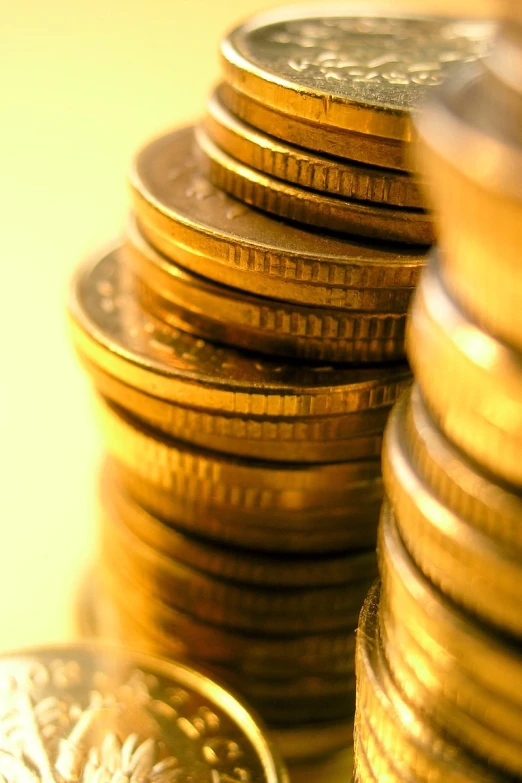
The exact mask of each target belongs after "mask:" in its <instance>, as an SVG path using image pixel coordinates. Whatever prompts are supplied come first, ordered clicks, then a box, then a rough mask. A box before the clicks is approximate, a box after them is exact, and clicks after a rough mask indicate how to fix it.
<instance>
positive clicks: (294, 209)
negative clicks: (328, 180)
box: [195, 128, 435, 245]
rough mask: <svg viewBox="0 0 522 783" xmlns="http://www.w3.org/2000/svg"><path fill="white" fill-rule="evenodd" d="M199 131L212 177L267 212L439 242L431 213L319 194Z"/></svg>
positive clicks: (385, 236) (345, 229) (355, 231)
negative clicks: (248, 161) (263, 169)
mask: <svg viewBox="0 0 522 783" xmlns="http://www.w3.org/2000/svg"><path fill="white" fill-rule="evenodd" d="M195 136H196V139H197V142H198V144H199V146H200V147H201V149H202V150H203V152H204V153H205V155H206V156H207V158H208V160H209V177H210V181H211V182H212V183H213V184H214V185H215V186H216V187H217V188H220V189H221V190H224V191H225V192H226V193H228V194H229V195H230V196H233V197H234V198H237V199H238V200H239V201H242V202H244V203H246V204H249V205H251V206H253V207H257V208H258V209H261V210H263V211H264V212H268V213H270V214H274V215H276V216H278V217H280V218H284V219H286V220H289V221H291V222H295V223H301V224H304V225H309V226H312V227H315V228H322V229H327V230H328V231H335V232H338V233H343V234H347V235H352V236H360V237H369V238H371V239H382V240H384V241H386V242H398V243H401V242H402V243H407V244H412V245H430V244H431V243H432V242H433V241H434V238H435V235H434V231H433V223H432V219H431V217H430V216H429V215H427V214H426V213H425V212H421V211H420V210H407V209H402V208H401V207H394V206H391V205H384V204H372V203H371V202H369V201H356V200H354V199H348V198H339V197H338V196H330V195H327V194H324V193H316V192H315V191H313V190H308V189H306V188H302V187H299V186H298V185H293V184H291V183H288V182H285V181H283V180H280V179H276V178H275V177H271V176H269V175H268V174H264V173H262V172H259V171H257V170H256V169H253V168H251V167H249V166H246V165H245V164H244V163H241V162H239V161H237V160H236V159H235V158H233V157H231V156H230V155H228V154H227V153H226V152H224V151H223V150H222V149H221V148H220V147H218V146H217V145H216V144H214V142H213V141H212V140H211V139H210V138H209V137H208V136H207V134H206V133H205V130H204V129H203V128H198V129H197V130H196V133H195Z"/></svg>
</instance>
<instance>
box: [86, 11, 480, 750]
mask: <svg viewBox="0 0 522 783" xmlns="http://www.w3.org/2000/svg"><path fill="white" fill-rule="evenodd" d="M292 13H293V14H294V15H293V16H290V17H287V16H285V15H284V14H283V13H282V12H281V14H275V15H274V14H269V15H267V16H261V17H258V18H256V19H254V20H251V21H250V22H248V23H247V24H246V25H243V26H242V27H241V28H238V30H236V31H234V32H233V33H232V34H231V35H230V36H229V37H228V38H227V39H226V41H225V43H224V46H223V54H224V63H225V68H224V71H225V83H224V84H223V85H221V86H220V87H219V88H218V90H217V92H216V93H215V94H214V95H213V96H212V98H211V101H210V105H209V111H208V115H207V118H206V120H205V121H204V122H203V123H202V125H201V126H200V127H199V128H197V129H196V130H194V129H192V128H186V129H181V130H176V131H173V132H171V133H168V134H166V135H165V136H162V137H161V138H159V139H157V140H155V141H153V142H151V143H150V144H148V145H147V146H146V147H145V148H144V149H143V150H142V151H141V152H140V153H139V154H138V155H137V157H136V160H135V162H134V165H133V167H132V171H131V186H132V199H133V207H134V212H133V215H132V217H131V218H130V221H129V225H128V227H127V231H126V237H125V242H124V244H123V246H118V247H115V248H112V249H109V250H108V251H107V252H106V253H105V254H104V255H102V256H100V257H99V258H98V259H96V260H94V261H93V262H92V263H90V264H88V265H87V266H86V267H85V268H84V269H83V270H81V271H80V273H79V274H78V276H77V278H76V281H75V284H74V287H73V295H72V301H71V314H72V322H73V330H74V339H75V343H76V347H77V350H78V353H79V355H80V357H81V359H82V361H83V363H84V365H85V367H86V368H87V370H88V372H89V374H90V376H91V377H92V379H93V381H94V385H95V387H96V389H97V391H98V393H99V399H98V403H97V406H98V416H99V419H100V421H101V426H102V431H103V434H104V438H105V442H106V445H107V449H108V451H109V454H110V462H109V464H108V465H107V468H106V470H105V474H104V477H103V481H102V498H101V499H102V503H101V505H102V526H101V531H102V532H101V538H102V561H103V562H102V571H101V577H100V583H101V585H102V590H103V592H104V594H105V595H107V596H109V598H110V601H109V605H110V607H111V612H110V618H111V622H110V624H111V626H112V627H111V629H110V631H111V633H112V635H117V636H118V637H119V638H121V639H124V640H125V641H131V642H134V643H135V644H137V645H138V646H141V647H145V648H147V649H149V650H154V651H159V652H161V653H165V654H169V655H171V656H173V657H178V658H179V657H181V658H185V659H189V660H190V661H192V662H195V663H197V664H199V665H201V666H203V667H206V668H208V669H209V670H211V671H212V672H213V673H216V674H217V675H219V676H220V677H222V678H223V680H224V681H226V682H228V683H230V684H231V685H233V686H234V687H235V688H237V690H238V691H239V692H241V693H242V694H244V695H245V696H246V697H248V698H249V699H250V700H251V702H252V703H253V704H254V705H255V706H256V707H257V708H258V709H259V711H260V712H261V714H262V715H263V717H264V718H265V719H266V720H267V721H269V723H270V725H271V727H272V728H275V729H277V730H278V732H279V736H280V737H282V739H283V742H284V745H283V748H284V749H285V752H286V755H287V756H295V755H299V756H306V755H317V754H320V753H322V752H324V751H326V750H328V749H331V748H336V747H338V746H342V745H347V744H348V743H349V741H350V735H351V723H352V718H353V709H354V656H353V653H354V646H355V640H354V633H353V632H354V629H355V626H356V623H357V616H358V614H359V607H360V605H361V603H362V600H363V597H364V595H365V594H366V592H367V590H368V588H369V586H370V584H371V582H372V581H373V579H374V578H375V575H376V563H375V557H374V547H375V536H376V523H377V519H378V513H379V508H380V505H381V501H382V478H381V469H380V459H379V455H380V448H381V439H382V433H383V429H384V425H385V421H386V418H387V415H388V412H389V410H390V408H391V405H392V404H393V403H394V402H395V401H396V399H397V397H398V396H399V394H400V393H401V392H402V391H403V390H404V388H405V387H406V386H408V384H409V382H410V371H409V367H408V365H407V363H406V361H405V360H404V330H405V323H406V310H407V306H408V302H409V299H410V295H411V292H412V290H413V285H414V284H415V282H416V280H417V277H418V274H419V271H420V269H421V267H422V265H423V262H424V257H425V252H426V244H427V243H429V242H430V240H431V237H432V227H431V222H430V218H429V216H428V215H427V213H426V211H425V210H423V209H422V208H421V201H420V196H419V191H418V187H417V185H416V183H415V180H414V179H413V177H412V176H411V175H410V174H409V173H408V171H407V170H406V169H407V168H408V165H409V164H407V163H406V162H405V157H406V153H405V149H406V148H407V147H408V144H409V136H410V135H411V127H410V126H411V118H410V114H411V110H412V109H413V108H414V107H415V105H416V103H417V101H418V100H419V98H420V97H421V96H422V95H423V94H424V92H425V90H426V86H427V85H428V86H429V85H430V84H431V83H432V82H434V81H441V80H442V79H443V78H444V77H445V76H446V74H447V73H449V72H450V71H451V70H452V68H453V67H454V65H455V62H456V61H458V60H462V59H470V58H471V59H475V58H476V57H478V56H479V55H480V54H482V52H483V51H484V48H485V45H486V41H487V37H488V32H489V29H488V27H487V26H483V27H480V26H478V27H476V26H472V27H471V28H468V26H467V25H466V24H464V23H456V22H453V21H451V22H450V21H448V20H440V19H421V20H408V19H403V18H400V17H396V18H394V19H392V20H386V19H380V18H378V17H371V18H369V19H366V20H364V19H359V18H358V17H350V16H346V15H344V16H334V17H332V18H326V19H325V18H323V16H322V10H319V11H315V12H314V11H313V10H311V9H309V8H307V9H306V12H305V11H303V13H305V16H304V17H303V18H301V17H299V16H295V11H293V12H292ZM339 13H341V12H339ZM343 13H344V12H343ZM419 37H422V40H423V41H426V40H429V41H430V46H431V47H432V54H433V59H434V64H432V66H431V69H430V73H429V74H425V75H424V76H422V78H421V75H420V72H419V69H418V68H413V70H411V69H410V70H409V71H408V73H409V76H408V77H406V76H403V78H402V80H401V81H400V84H399V86H397V85H396V83H395V81H394V78H392V76H390V64H389V63H390V59H389V55H386V53H384V52H383V51H382V48H381V47H382V42H383V40H386V41H388V43H389V42H390V41H394V55H393V57H392V59H391V62H393V63H394V64H395V65H396V63H397V54H396V47H403V48H404V51H402V49H401V51H400V57H399V59H401V58H406V61H405V64H404V67H405V68H406V67H407V68H410V65H411V63H410V62H409V58H411V57H412V47H414V46H417V49H415V52H416V53H417V55H419V50H418V39H419ZM310 39H312V40H313V52H312V50H311V49H310V45H309V43H308V41H309V40H310ZM448 40H450V41H451V43H450V44H448ZM332 41H333V44H334V48H333V49H331V46H332ZM342 46H345V47H346V57H345V55H344V54H343V57H345V59H344V60H343V61H342V62H341V59H340V58H341V54H340V48H339V47H342ZM448 46H449V48H450V50H451V58H450V59H448V55H447V50H448ZM274 47H275V48H274ZM323 50H324V51H323ZM321 52H323V56H322V58H320V55H321ZM332 52H335V53H334V54H332ZM370 52H371V53H372V58H373V57H377V56H379V57H381V58H384V59H382V62H381V65H380V66H378V65H375V64H374V65H373V66H372V67H373V68H374V70H375V69H377V71H376V75H377V76H378V79H377V78H376V76H375V75H374V76H373V77H372V79H371V80H369V81H368V79H366V78H364V79H362V80H361V78H360V77H361V69H362V72H363V75H364V74H367V72H369V69H370V65H369V64H365V58H368V57H369V53H370ZM312 54H313V58H314V59H313V62H311V65H310V67H309V66H308V65H306V58H310V56H311V55H312ZM305 55H306V57H305ZM326 55H327V56H326ZM295 58H298V59H297V60H296V59H295ZM318 58H320V59H318ZM328 58H330V59H328ZM346 58H348V59H349V58H352V59H353V58H355V59H356V60H360V61H361V62H360V63H359V64H357V63H356V64H355V65H352V66H350V68H347V66H345V64H343V63H345V60H346ZM287 61H291V62H292V63H294V65H292V66H291V68H290V71H289V70H288V67H285V66H284V64H285V63H286V62H287ZM297 62H299V67H295V63H297ZM346 62H348V60H346ZM372 62H373V60H372ZM317 63H319V64H317ZM395 65H394V67H395ZM345 67H346V68H347V70H346V74H345V78H344V77H343V80H342V84H343V87H342V89H341V87H339V89H337V88H336V90H335V91H334V92H331V91H328V90H327V88H326V87H325V84H326V82H324V79H326V76H325V75H324V73H323V71H325V69H326V72H327V73H328V74H331V73H334V72H341V71H343V69H344V68H345ZM393 73H396V72H395V71H393ZM412 74H413V75H412ZM329 78H330V77H328V83H329ZM318 80H319V82H320V86H319V88H318V87H317V84H318ZM321 80H323V81H321ZM282 81H284V83H285V86H284V88H283V87H281V84H282ZM323 82H324V83H323ZM370 82H371V83H370ZM256 85H257V88H259V89H260V91H261V92H256V89H257V88H256ZM285 95H286V96H287V98H288V102H287V101H286V99H285V98H284V96H285ZM383 96H384V97H383ZM310 101H311V102H312V103H313V105H314V106H315V109H314V110H313V111H314V113H315V112H316V111H317V110H318V109H320V107H323V109H324V106H326V104H328V105H330V106H331V107H332V109H331V111H326V110H325V111H324V112H323V114H324V116H323V114H321V111H323V110H322V109H321V111H320V112H319V113H320V116H319V117H318V119H317V121H316V122H315V124H314V123H312V122H311V118H310V117H309V116H308V114H307V112H308V111H309V109H310V107H309V102H310ZM267 112H268V116H270V118H272V119H273V120H274V123H273V124H272V119H271V120H270V128H267V127H265V126H264V124H263V123H264V118H265V119H266V116H267V114H266V113H267ZM246 115H248V118H249V122H250V123H252V124H250V125H249V124H247V123H245V117H246ZM275 119H278V124H276V123H275ZM363 120H364V121H363ZM359 122H360V125H359V124H358V123H359ZM267 130H271V132H272V133H273V134H275V135H279V136H280V139H281V140H277V139H276V138H275V136H273V135H272V136H269V135H268V134H267V132H266V131H267ZM287 131H288V133H287ZM303 133H304V134H306V139H305V137H304V136H302V135H301V134H303ZM305 142H306V144H305ZM299 144H301V147H298V146H297V145H299ZM336 144H337V147H336V148H335V149H334V146H335V145H336ZM303 145H305V146H303ZM332 145H334V146H332ZM339 145H340V146H339ZM341 147H342V151H341ZM332 153H333V154H335V155H337V156H338V157H336V158H334V157H330V155H331V154H332ZM341 155H342V157H340V156H341ZM369 163H373V164H374V165H369ZM256 166H258V168H256ZM377 166H380V167H381V168H377ZM385 166H386V167H388V168H384V167H385ZM226 191H228V193H227V192H226ZM230 194H231V195H230ZM251 205H252V206H253V207H258V208H261V209H262V210H263V211H258V210H257V209H254V208H252V206H251ZM267 212H268V213H272V214H271V215H269V214H265V213H267ZM298 222H300V223H306V224H307V225H301V226H298V225H297V223H298ZM327 230H330V231H333V230H335V231H336V233H329V234H328V233H326V231H327ZM341 231H342V233H341ZM354 235H357V236H354ZM377 240H379V241H377ZM384 240H386V241H384ZM330 362H332V363H333V364H330ZM378 362H379V363H378ZM98 614H99V613H98ZM90 616H91V619H92V621H93V623H94V625H97V626H98V629H99V626H100V622H101V621H100V620H99V619H98V620H97V619H96V618H97V616H98V615H97V613H96V612H91V614H90ZM91 630H93V629H92V627H91Z"/></svg>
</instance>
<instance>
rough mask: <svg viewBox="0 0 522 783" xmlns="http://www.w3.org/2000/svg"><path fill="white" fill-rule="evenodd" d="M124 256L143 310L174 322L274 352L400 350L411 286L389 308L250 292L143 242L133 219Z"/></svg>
mask: <svg viewBox="0 0 522 783" xmlns="http://www.w3.org/2000/svg"><path fill="white" fill-rule="evenodd" d="M127 241H128V243H127V246H126V248H125V250H124V257H125V259H126V262H127V263H130V264H131V265H132V268H133V269H134V270H135V272H136V274H137V275H138V277H139V278H140V279H141V281H142V285H141V286H139V291H140V295H141V300H142V302H143V304H144V306H145V308H146V309H147V310H149V311H150V312H153V313H154V314H155V315H158V316H160V317H161V318H162V319H164V320H166V321H167V322H168V323H170V324H171V325H172V326H173V327H174V328H181V329H183V330H184V331H188V332H192V333H194V334H196V335H198V336H201V337H204V338H208V339H209V340H213V341H215V342H220V343H227V344H231V345H233V346H235V347H240V348H246V349H247V350H252V349H255V350H256V351H261V352H263V353H269V354H273V355H274V356H288V357H291V358H303V359H313V360H321V361H332V362H341V361H342V362H347V361H350V362H358V361H387V360H388V361H389V360H394V359H400V358H402V357H403V356H404V331H405V325H406V310H407V307H408V304H409V301H410V295H411V292H412V289H396V290H395V291H393V290H390V301H389V311H388V310H387V311H386V312H383V313H377V312H373V311H369V312H366V311H360V310H336V309H333V308H321V307H310V306H304V305H296V304H292V303H287V302H281V301H278V300H275V299H267V298H266V297H256V296H254V295H251V294H245V293H241V292H239V291H237V290H235V289H232V288H228V287H225V286H221V285H218V284H216V283H213V282H211V281H209V280H206V279H204V278H202V277H199V275H195V274H193V273H191V272H188V271H186V270H184V269H182V268H181V267H179V266H178V265H176V264H175V263H174V262H173V261H171V260H169V259H167V258H166V257H165V256H163V255H162V254H161V253H158V252H157V251H155V250H154V248H153V247H152V246H151V245H150V244H149V243H148V242H146V240H145V239H144V237H143V236H142V235H141V233H140V232H139V229H138V227H137V225H136V221H135V220H134V219H133V220H131V221H130V223H129V226H128V229H127Z"/></svg>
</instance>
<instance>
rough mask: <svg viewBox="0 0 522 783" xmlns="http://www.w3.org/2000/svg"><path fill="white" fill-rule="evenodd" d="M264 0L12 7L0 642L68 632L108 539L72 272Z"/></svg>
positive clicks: (7, 79) (5, 139) (6, 31)
mask: <svg viewBox="0 0 522 783" xmlns="http://www.w3.org/2000/svg"><path fill="white" fill-rule="evenodd" d="M369 5H370V6H371V5H373V4H372V3H371V2H370V3H369ZM398 5H399V3H398V2H397V0H389V2H381V3H380V6H381V7H393V8H394V9H396V8H397V6H398ZM478 5H480V12H481V13H482V14H487V13H491V12H492V8H493V5H492V4H491V3H489V2H486V0H481V3H477V0H466V1H464V0H460V2H458V1H457V2H456V1H455V0H440V1H439V2H429V1H428V0H416V1H415V0H412V2H409V3H408V2H402V3H401V6H404V7H405V8H413V9H416V10H419V11H427V10H430V9H431V10H435V9H436V10H440V11H451V12H453V13H455V12H457V13H459V12H460V13H462V14H465V13H470V14H471V13H476V12H477V8H476V7H477V6H478ZM261 8H266V3H260V2H255V1H254V0H228V2H227V3H219V2H216V0H190V1H189V0H177V2H176V1H175V0H149V2H147V3H144V2H142V0H139V1H138V0H114V1H113V2H111V3H107V2H106V0H75V2H73V3H71V2H70V0H47V2H45V3H42V2H41V0H20V2H16V3H8V4H7V5H6V6H5V8H4V9H3V12H2V24H1V25H0V28H1V29H0V63H1V64H2V66H3V70H4V72H3V79H2V123H1V124H0V157H1V161H0V170H1V172H2V185H3V188H2V190H1V191H0V202H1V214H2V221H1V232H2V248H3V250H2V254H3V262H2V267H3V269H4V275H5V276H4V280H5V282H6V285H5V287H4V295H3V302H2V305H1V307H0V335H1V338H0V345H1V351H0V361H1V362H2V372H1V375H0V411H1V418H0V421H1V425H0V444H1V447H0V449H1V450H0V461H1V465H0V468H1V475H2V478H3V481H2V488H1V491H0V520H1V541H0V595H1V596H2V598H1V600H0V649H8V648H10V649H13V648H17V647H20V646H25V645H34V644H42V643H47V642H59V641H64V640H67V639H69V638H71V636H72V634H73V625H72V617H73V614H72V608H73V598H74V596H75V593H76V590H77V588H78V586H79V584H80V581H81V579H82V577H83V575H84V572H85V569H86V566H87V563H88V562H89V561H90V560H91V559H92V558H93V557H94V553H95V547H96V544H95V541H96V521H95V520H96V491H95V486H96V471H97V465H98V462H99V459H100V454H99V443H98V439H97V435H96V431H95V429H94V425H93V417H92V411H91V404H90V398H89V389H88V384H87V381H86V379H85V378H84V376H83V374H82V372H81V371H80V369H79V368H78V366H77V364H76V362H75V359H74V356H73V354H72V350H71V346H70V344H69V342H68V339H67V324H66V318H65V303H66V297H67V286H68V281H69V278H70V275H71V273H72V272H73V270H74V267H75V265H76V264H77V263H78V262H79V261H80V260H81V259H82V258H83V257H84V256H85V255H86V254H89V253H91V252H93V251H94V250H95V249H96V248H97V246H99V245H100V244H103V243H105V242H106V241H107V240H108V239H111V238H112V237H114V236H116V235H117V234H118V232H119V230H120V227H121V226H122V224H123V221H124V219H125V214H126V210H127V208H128V200H127V191H126V171H127V166H128V162H129V160H130V159H131V156H132V155H133V152H134V151H135V150H136V149H137V148H138V147H139V146H140V145H141V144H142V143H143V142H144V141H145V140H146V139H148V138H149V137H150V136H152V135H154V134H157V133H159V132H161V131H162V130H163V129H165V128H168V127H171V126H175V125H178V124H180V123H188V122H190V121H193V120H194V119H196V118H197V117H198V115H199V114H200V113H201V112H202V109H203V106H204V101H205V96H206V94H207V92H208V90H209V88H210V87H211V85H212V84H213V83H214V82H215V81H216V80H217V78H218V58H217V45H218V42H219V39H220V37H221V35H222V34H223V32H224V31H226V30H227V28H229V27H230V26H231V25H233V24H234V23H235V22H237V21H238V20H239V19H241V18H242V17H245V16H247V15H249V14H250V13H252V12H254V11H256V10H259V9H261ZM6 104H7V105H6Z"/></svg>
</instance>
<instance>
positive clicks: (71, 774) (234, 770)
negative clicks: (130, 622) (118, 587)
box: [0, 645, 287, 783]
mask: <svg viewBox="0 0 522 783" xmlns="http://www.w3.org/2000/svg"><path fill="white" fill-rule="evenodd" d="M0 683H1V690H2V701H1V708H0V709H1V713H0V714H1V721H2V726H3V728H4V731H3V740H2V751H1V755H2V769H3V771H4V774H6V775H8V776H10V777H11V776H12V778H13V779H24V780H51V781H52V780H64V781H78V780H84V781H89V780H98V779H102V778H107V777H109V778H112V777H114V776H117V775H119V776H121V777H122V778H123V777H127V778H128V779H129V780H136V779H140V780H149V781H152V780H154V781H159V782H161V783H166V782H167V781H172V780H176V779H178V777H179V776H180V775H182V776H187V777H195V778H197V779H198V780H201V781H209V782H210V781H212V783H214V782H215V781H216V780H230V779H231V780H244V779H245V778H248V779H249V780H253V781H267V783H268V782H270V783H276V782H277V781H280V780H281V781H284V780H287V775H286V771H285V769H284V767H283V766H282V764H281V762H280V761H279V759H278V757H277V755H276V752H275V750H274V748H273V746H272V744H271V743H270V741H269V740H268V739H267V737H266V735H265V734H264V730H263V729H262V728H261V727H260V726H259V725H258V723H257V719H256V718H255V717H254V716H253V715H251V714H250V713H249V712H247V710H246V708H245V707H244V706H243V705H242V704H241V703H239V702H238V701H236V699H235V698H234V697H233V696H232V695H231V694H230V693H228V692H227V691H225V690H224V689H223V688H222V687H221V686H219V685H217V684H216V683H215V682H213V681H212V680H209V679H208V678H207V677H205V676H204V675H202V674H200V673H198V672H196V671H194V670H192V669H189V668H186V667H185V666H182V665H180V664H175V663H171V662H167V661H164V660H160V659H156V658H149V657H146V656H142V655H137V654H135V653H130V652H126V651H124V650H118V648H113V647H110V646H99V645H72V646H69V647H65V646H64V647H48V648H35V649H33V650H30V651H27V652H21V653H13V654H11V655H7V656H3V657H2V658H0Z"/></svg>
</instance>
